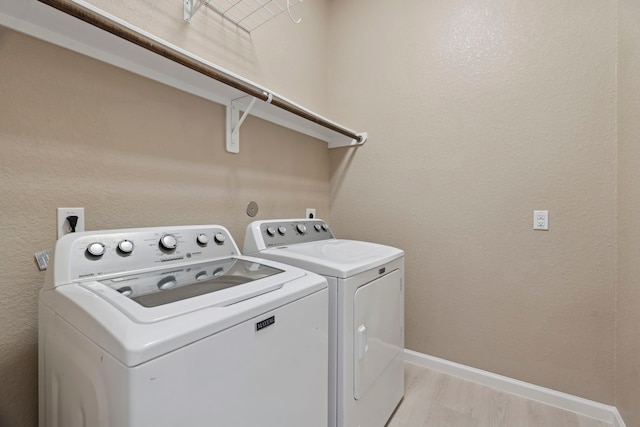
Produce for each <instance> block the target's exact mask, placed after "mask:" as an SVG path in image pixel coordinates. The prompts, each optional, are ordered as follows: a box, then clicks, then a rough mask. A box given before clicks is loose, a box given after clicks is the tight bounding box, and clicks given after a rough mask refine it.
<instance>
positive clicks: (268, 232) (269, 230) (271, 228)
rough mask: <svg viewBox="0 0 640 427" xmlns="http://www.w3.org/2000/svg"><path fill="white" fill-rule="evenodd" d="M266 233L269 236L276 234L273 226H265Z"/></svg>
mask: <svg viewBox="0 0 640 427" xmlns="http://www.w3.org/2000/svg"><path fill="white" fill-rule="evenodd" d="M267 234H268V235H269V236H271V237H273V236H275V235H276V229H275V228H273V227H267Z"/></svg>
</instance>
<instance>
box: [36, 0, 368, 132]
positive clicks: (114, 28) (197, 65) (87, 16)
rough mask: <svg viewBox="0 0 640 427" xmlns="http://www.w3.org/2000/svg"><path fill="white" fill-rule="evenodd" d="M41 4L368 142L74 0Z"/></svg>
mask: <svg viewBox="0 0 640 427" xmlns="http://www.w3.org/2000/svg"><path fill="white" fill-rule="evenodd" d="M38 1H39V2H41V3H44V4H46V5H49V6H51V7H53V8H55V9H58V10H60V11H62V12H64V13H67V14H69V15H71V16H73V17H75V18H78V19H80V20H82V21H84V22H86V23H88V24H91V25H93V26H95V27H98V28H100V29H102V30H104V31H107V32H109V33H111V34H113V35H115V36H118V37H120V38H122V39H124V40H127V41H129V42H131V43H133V44H136V45H138V46H140V47H142V48H144V49H147V50H149V51H151V52H153V53H156V54H158V55H161V56H163V57H165V58H167V59H169V60H171V61H174V62H177V63H178V64H181V65H183V66H185V67H187V68H190V69H192V70H194V71H196V72H198V73H200V74H203V75H205V76H207V77H210V78H212V79H214V80H217V81H219V82H221V83H224V84H226V85H228V86H231V87H233V88H235V89H238V90H240V91H242V92H244V93H246V94H248V95H251V96H253V97H255V98H258V99H261V100H263V101H268V100H269V98H270V97H271V98H272V99H271V104H272V105H274V106H276V107H278V108H281V109H283V110H285V111H288V112H290V113H292V114H295V115H297V116H299V117H302V118H304V119H306V120H309V121H311V122H314V123H316V124H318V125H320V126H323V127H325V128H327V129H331V130H332V131H334V132H337V133H340V134H342V135H344V136H347V137H349V138H351V139H354V140H356V141H358V142H362V141H363V139H364V137H363V136H362V135H358V134H356V133H355V132H353V131H351V130H349V129H345V128H343V127H341V126H339V125H336V124H335V123H332V122H329V121H327V120H325V119H323V118H322V117H319V116H316V115H315V114H313V113H311V112H309V111H307V110H304V109H301V108H300V107H298V106H296V105H294V104H292V103H290V102H288V101H287V100H285V99H282V98H280V97H278V96H277V95H272V94H269V93H267V92H265V91H264V90H263V89H261V88H258V87H255V86H252V85H250V84H248V83H247V82H245V81H243V80H240V79H238V78H236V77H234V76H231V75H229V74H227V73H224V72H222V71H220V70H218V69H216V68H214V67H211V66H209V65H207V64H204V63H202V62H200V61H197V60H195V59H193V58H191V57H189V56H187V55H185V54H183V53H182V52H179V51H177V50H175V49H172V48H171V47H169V46H166V45H163V44H162V43H158V42H156V41H154V40H152V39H150V38H148V37H146V36H144V35H143V34H140V33H138V32H136V31H133V30H132V29H130V28H127V27H125V26H123V25H121V24H119V23H117V22H114V21H112V20H110V19H108V18H106V17H104V16H102V15H100V14H98V13H96V12H94V11H92V10H90V9H86V8H84V7H82V6H80V5H79V4H77V3H74V2H73V1H70V0H38Z"/></svg>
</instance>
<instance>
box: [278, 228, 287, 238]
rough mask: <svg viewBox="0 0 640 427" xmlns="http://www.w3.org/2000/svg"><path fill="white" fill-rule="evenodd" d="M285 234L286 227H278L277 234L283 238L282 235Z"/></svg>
mask: <svg viewBox="0 0 640 427" xmlns="http://www.w3.org/2000/svg"><path fill="white" fill-rule="evenodd" d="M286 232H287V227H284V226H280V227H278V233H280V234H282V235H283V236H284V234H285V233H286Z"/></svg>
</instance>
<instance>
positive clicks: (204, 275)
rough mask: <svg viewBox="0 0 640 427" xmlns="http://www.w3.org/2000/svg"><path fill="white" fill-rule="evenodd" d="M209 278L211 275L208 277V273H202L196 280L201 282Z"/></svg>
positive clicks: (199, 273)
mask: <svg viewBox="0 0 640 427" xmlns="http://www.w3.org/2000/svg"><path fill="white" fill-rule="evenodd" d="M208 277H209V275H207V272H206V271H200V272H198V273H197V274H196V280H197V281H199V282H200V281H203V280H207V278H208Z"/></svg>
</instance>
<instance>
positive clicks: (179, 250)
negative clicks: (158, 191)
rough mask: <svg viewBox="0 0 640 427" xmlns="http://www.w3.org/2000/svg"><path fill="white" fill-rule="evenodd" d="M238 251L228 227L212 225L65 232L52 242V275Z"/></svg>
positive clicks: (84, 275) (113, 270) (76, 276)
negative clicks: (53, 252) (54, 252)
mask: <svg viewBox="0 0 640 427" xmlns="http://www.w3.org/2000/svg"><path fill="white" fill-rule="evenodd" d="M239 254H240V251H239V249H238V247H237V246H236V244H235V242H234V241H233V239H232V238H231V235H230V234H229V231H228V230H227V229H226V228H224V227H222V226H218V225H204V226H178V227H150V228H140V229H126V230H106V231H97V232H91V231H85V232H81V233H70V234H67V235H65V236H64V237H63V238H61V239H60V240H59V241H58V243H57V244H56V258H58V259H56V260H55V262H56V274H57V272H59V271H67V272H68V275H69V277H60V278H58V277H56V278H54V280H55V282H56V283H60V281H63V282H67V283H68V282H69V281H74V280H75V281H77V280H83V279H95V278H97V277H103V276H107V275H111V274H117V273H121V272H123V271H135V270H144V269H148V268H156V267H159V266H165V265H166V266H168V265H172V264H180V263H185V262H198V261H205V260H210V259H219V258H229V257H233V256H237V255H239ZM60 264H62V265H60ZM64 264H66V265H64ZM60 267H66V268H60Z"/></svg>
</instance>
